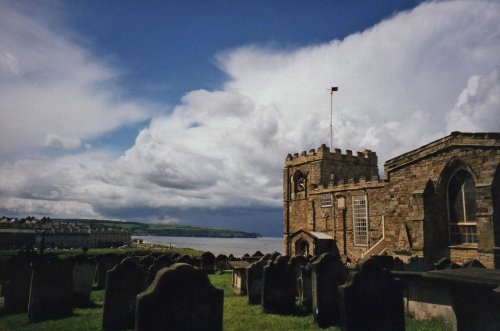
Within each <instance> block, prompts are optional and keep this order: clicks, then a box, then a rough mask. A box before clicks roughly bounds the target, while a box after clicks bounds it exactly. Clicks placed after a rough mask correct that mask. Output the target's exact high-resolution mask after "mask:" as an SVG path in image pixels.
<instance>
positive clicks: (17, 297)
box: [2, 255, 33, 314]
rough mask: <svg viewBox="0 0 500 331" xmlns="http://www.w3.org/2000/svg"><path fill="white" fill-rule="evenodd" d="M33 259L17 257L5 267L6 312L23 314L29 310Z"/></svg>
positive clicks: (10, 260) (23, 256)
mask: <svg viewBox="0 0 500 331" xmlns="http://www.w3.org/2000/svg"><path fill="white" fill-rule="evenodd" d="M32 258H33V257H30V256H25V255H17V256H13V257H11V258H9V259H8V260H7V262H6V266H5V283H4V287H2V290H3V292H4V312H5V313H8V314H15V313H23V312H26V311H27V310H28V301H29V293H30V284H31V261H32Z"/></svg>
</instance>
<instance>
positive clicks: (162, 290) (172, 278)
mask: <svg viewBox="0 0 500 331" xmlns="http://www.w3.org/2000/svg"><path fill="white" fill-rule="evenodd" d="M223 302H224V291H223V290H220V289H217V288H215V287H213V286H212V284H210V280H209V279H208V276H207V275H206V274H205V273H204V272H203V271H202V270H199V269H196V268H194V267H193V266H191V265H189V264H185V263H176V264H174V265H172V266H170V267H169V268H164V269H161V270H160V271H159V272H158V274H157V275H156V278H155V280H154V281H153V283H152V284H151V285H150V286H149V287H148V289H147V290H146V291H144V292H142V293H140V294H139V295H138V296H137V308H136V327H135V330H136V331H163V330H214V331H215V330H222V312H223Z"/></svg>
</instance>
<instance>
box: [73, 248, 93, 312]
mask: <svg viewBox="0 0 500 331" xmlns="http://www.w3.org/2000/svg"><path fill="white" fill-rule="evenodd" d="M95 270H96V263H95V261H93V260H92V259H89V258H88V257H87V256H86V255H79V256H77V257H76V258H75V264H74V266H73V304H74V306H75V307H88V306H89V305H90V292H91V291H92V285H94V275H95Z"/></svg>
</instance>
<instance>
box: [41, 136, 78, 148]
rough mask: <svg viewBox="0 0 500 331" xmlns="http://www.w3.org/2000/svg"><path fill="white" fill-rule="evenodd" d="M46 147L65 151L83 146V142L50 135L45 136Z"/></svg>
mask: <svg viewBox="0 0 500 331" xmlns="http://www.w3.org/2000/svg"><path fill="white" fill-rule="evenodd" d="M44 145H45V146H47V147H53V148H63V149H75V148H78V147H80V146H82V142H81V141H80V139H78V138H68V137H61V136H59V135H57V134H55V133H49V134H48V135H47V136H45V143H44Z"/></svg>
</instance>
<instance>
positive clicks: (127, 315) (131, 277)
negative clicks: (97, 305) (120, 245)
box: [102, 258, 146, 330]
mask: <svg viewBox="0 0 500 331" xmlns="http://www.w3.org/2000/svg"><path fill="white" fill-rule="evenodd" d="M145 288H146V273H145V272H144V269H143V268H142V266H141V265H139V264H138V263H136V262H135V261H134V260H133V259H131V258H126V259H124V260H123V261H122V262H120V263H119V264H117V265H116V266H115V267H114V268H113V269H111V270H110V271H108V275H107V278H106V290H105V292H104V307H103V311H102V328H103V330H123V329H132V328H134V325H135V320H134V316H135V303H136V296H137V294H139V293H141V292H142V291H144V289H145Z"/></svg>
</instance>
